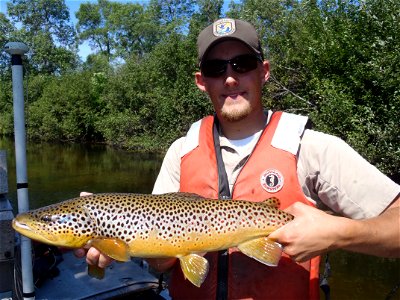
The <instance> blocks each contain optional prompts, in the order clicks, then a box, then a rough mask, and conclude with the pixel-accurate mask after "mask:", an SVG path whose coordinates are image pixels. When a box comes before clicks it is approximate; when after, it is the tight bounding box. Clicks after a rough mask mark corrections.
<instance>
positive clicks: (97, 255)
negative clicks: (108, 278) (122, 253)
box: [86, 247, 114, 268]
mask: <svg viewBox="0 0 400 300" xmlns="http://www.w3.org/2000/svg"><path fill="white" fill-rule="evenodd" d="M113 261H114V260H113V259H112V258H110V257H109V256H107V255H104V254H102V253H101V252H100V251H99V250H97V249H96V248H93V247H92V248H90V249H89V250H88V252H87V254H86V262H87V263H88V264H89V265H95V266H98V267H100V268H105V267H107V266H109V265H110V264H111V263H112V262H113Z"/></svg>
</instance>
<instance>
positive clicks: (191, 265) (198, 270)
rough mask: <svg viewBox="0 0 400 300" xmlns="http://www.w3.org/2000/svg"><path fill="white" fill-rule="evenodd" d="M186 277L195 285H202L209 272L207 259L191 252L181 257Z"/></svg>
mask: <svg viewBox="0 0 400 300" xmlns="http://www.w3.org/2000/svg"><path fill="white" fill-rule="evenodd" d="M179 261H180V264H181V268H182V272H183V274H184V275H185V278H186V279H188V280H189V281H190V282H191V283H193V284H194V285H195V286H197V287H200V286H201V285H202V283H203V282H204V280H205V279H206V276H207V274H208V269H209V264H208V261H207V259H205V258H204V257H203V256H200V255H197V254H189V255H186V256H183V257H180V258H179Z"/></svg>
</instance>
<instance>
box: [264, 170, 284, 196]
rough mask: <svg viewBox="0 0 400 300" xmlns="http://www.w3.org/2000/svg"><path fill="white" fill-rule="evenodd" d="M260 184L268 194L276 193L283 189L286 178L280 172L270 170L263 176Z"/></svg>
mask: <svg viewBox="0 0 400 300" xmlns="http://www.w3.org/2000/svg"><path fill="white" fill-rule="evenodd" d="M260 183H261V186H262V187H263V189H264V190H266V191H267V192H268V193H276V192H278V191H280V190H281V189H282V187H283V183H284V178H283V175H282V173H281V172H279V171H278V170H274V169H268V170H265V171H264V172H263V173H262V174H261V176H260Z"/></svg>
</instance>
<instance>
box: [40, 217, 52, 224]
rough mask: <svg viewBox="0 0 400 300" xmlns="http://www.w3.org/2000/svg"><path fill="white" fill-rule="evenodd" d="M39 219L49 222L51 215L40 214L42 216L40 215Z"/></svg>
mask: <svg viewBox="0 0 400 300" xmlns="http://www.w3.org/2000/svg"><path fill="white" fill-rule="evenodd" d="M41 220H42V221H43V222H46V223H49V222H51V221H52V220H51V216H49V215H44V216H42V217H41Z"/></svg>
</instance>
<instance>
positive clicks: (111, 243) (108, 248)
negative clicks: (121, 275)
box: [90, 237, 130, 261]
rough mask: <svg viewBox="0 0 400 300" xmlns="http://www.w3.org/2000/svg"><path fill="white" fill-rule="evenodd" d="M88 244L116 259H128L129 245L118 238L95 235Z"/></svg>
mask: <svg viewBox="0 0 400 300" xmlns="http://www.w3.org/2000/svg"><path fill="white" fill-rule="evenodd" d="M90 246H93V247H95V248H96V249H97V250H99V251H100V252H102V253H104V254H106V255H108V256H109V257H111V258H113V259H115V260H118V261H128V260H129V259H130V255H129V247H128V245H127V244H126V243H125V242H124V241H122V240H120V239H116V238H106V237H97V238H94V239H92V240H91V241H90Z"/></svg>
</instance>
